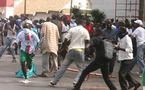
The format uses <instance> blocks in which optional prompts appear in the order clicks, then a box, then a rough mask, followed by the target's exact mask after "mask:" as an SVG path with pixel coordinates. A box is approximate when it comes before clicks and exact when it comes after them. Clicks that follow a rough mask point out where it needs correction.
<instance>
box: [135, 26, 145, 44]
mask: <svg viewBox="0 0 145 90" xmlns="http://www.w3.org/2000/svg"><path fill="white" fill-rule="evenodd" d="M144 35H145V30H144V28H142V27H138V28H136V29H135V30H134V32H133V33H132V36H133V37H135V38H136V42H137V47H139V46H140V45H142V44H143V43H144V42H145V37H144Z"/></svg>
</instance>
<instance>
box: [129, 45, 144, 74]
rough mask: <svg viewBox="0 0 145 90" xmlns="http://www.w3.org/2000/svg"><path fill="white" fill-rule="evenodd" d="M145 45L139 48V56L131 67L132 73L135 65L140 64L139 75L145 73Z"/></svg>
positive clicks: (137, 55)
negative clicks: (144, 71)
mask: <svg viewBox="0 0 145 90" xmlns="http://www.w3.org/2000/svg"><path fill="white" fill-rule="evenodd" d="M143 57H144V44H142V45H141V46H139V47H137V54H136V56H135V58H134V59H133V60H132V63H131V65H130V71H131V70H132V69H133V67H134V65H135V64H136V63H137V62H138V64H139V73H141V74H142V73H143V70H144V59H143Z"/></svg>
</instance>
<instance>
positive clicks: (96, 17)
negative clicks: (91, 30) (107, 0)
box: [91, 9, 106, 23]
mask: <svg viewBox="0 0 145 90" xmlns="http://www.w3.org/2000/svg"><path fill="white" fill-rule="evenodd" d="M91 15H92V18H93V20H92V21H93V22H94V23H98V22H99V23H102V20H103V19H105V18H106V15H105V13H104V12H101V11H100V10H98V9H96V10H92V12H91Z"/></svg>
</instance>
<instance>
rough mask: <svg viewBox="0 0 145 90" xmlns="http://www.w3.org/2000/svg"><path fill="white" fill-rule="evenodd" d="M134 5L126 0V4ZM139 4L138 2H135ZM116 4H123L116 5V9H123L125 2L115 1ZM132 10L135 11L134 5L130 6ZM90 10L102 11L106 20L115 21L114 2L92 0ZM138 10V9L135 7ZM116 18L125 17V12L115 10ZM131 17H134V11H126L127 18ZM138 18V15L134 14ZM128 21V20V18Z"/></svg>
mask: <svg viewBox="0 0 145 90" xmlns="http://www.w3.org/2000/svg"><path fill="white" fill-rule="evenodd" d="M130 1H131V3H135V0H127V2H128V3H130ZM137 1H138V2H137V3H139V0H137ZM117 2H118V3H124V4H118V5H117V8H118V9H125V3H126V0H117ZM131 8H132V9H135V5H131ZM92 9H99V10H100V11H103V12H104V13H105V14H106V16H107V18H114V19H115V0H92ZM127 9H130V5H127ZM137 9H139V7H137ZM117 15H118V16H125V10H117ZM130 15H131V16H133V15H135V11H131V12H130V11H128V12H127V16H130ZM136 15H137V16H138V15H139V13H136ZM128 19H130V18H128Z"/></svg>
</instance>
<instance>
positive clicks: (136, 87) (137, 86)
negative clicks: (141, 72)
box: [133, 83, 141, 90]
mask: <svg viewBox="0 0 145 90" xmlns="http://www.w3.org/2000/svg"><path fill="white" fill-rule="evenodd" d="M140 86H141V84H140V83H138V84H136V85H135V88H134V89H133V90H137V89H138V88H139V87H140Z"/></svg>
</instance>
